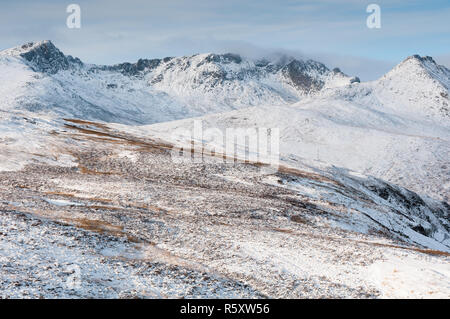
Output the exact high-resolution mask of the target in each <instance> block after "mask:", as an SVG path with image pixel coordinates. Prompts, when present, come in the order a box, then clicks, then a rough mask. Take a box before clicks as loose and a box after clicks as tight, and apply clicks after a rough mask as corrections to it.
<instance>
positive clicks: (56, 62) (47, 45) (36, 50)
mask: <svg viewBox="0 0 450 319" xmlns="http://www.w3.org/2000/svg"><path fill="white" fill-rule="evenodd" d="M1 54H6V55H11V56H20V57H22V58H24V59H25V60H26V61H28V63H29V65H30V66H31V67H32V68H33V70H35V71H37V72H45V73H49V74H56V73H57V72H58V71H60V70H67V69H69V67H70V65H82V64H83V63H82V62H81V60H80V59H78V58H73V57H72V56H70V55H68V56H66V55H64V53H62V52H61V51H60V50H59V49H58V48H57V47H56V46H55V45H54V44H53V43H52V42H51V41H50V40H44V41H37V42H29V43H26V44H23V45H21V46H18V47H15V48H12V49H8V50H5V51H2V52H1Z"/></svg>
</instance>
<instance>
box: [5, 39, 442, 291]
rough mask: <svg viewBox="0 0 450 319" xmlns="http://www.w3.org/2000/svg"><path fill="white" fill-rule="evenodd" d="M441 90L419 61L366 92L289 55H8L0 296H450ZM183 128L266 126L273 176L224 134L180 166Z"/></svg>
mask: <svg viewBox="0 0 450 319" xmlns="http://www.w3.org/2000/svg"><path fill="white" fill-rule="evenodd" d="M449 83H450V81H449V71H448V70H447V69H445V68H444V67H441V66H438V65H436V64H435V63H434V61H433V60H432V59H431V58H429V57H427V58H421V57H418V56H413V57H410V58H408V59H406V60H405V61H403V62H402V63H401V64H399V65H398V66H397V67H396V68H394V69H393V70H392V71H391V72H389V73H387V74H386V75H385V76H384V77H382V78H381V79H379V80H377V81H373V82H369V83H359V81H358V80H357V78H350V77H348V76H346V75H344V74H342V73H341V72H340V71H338V70H333V71H331V70H329V69H327V68H326V67H325V66H324V65H323V64H321V63H318V62H314V61H298V60H295V59H290V58H286V57H280V58H278V59H273V60H270V61H265V60H261V61H251V60H246V59H245V58H242V57H240V56H237V55H233V54H227V55H214V54H205V55H195V56H191V57H181V58H166V59H160V60H159V59H155V60H139V61H138V62H137V63H135V64H130V63H125V64H121V65H116V66H97V65H86V64H84V63H83V62H82V61H80V60H78V59H76V58H73V57H70V56H66V55H64V54H62V53H61V52H60V51H59V50H58V49H57V48H56V47H54V46H53V44H52V43H51V42H48V41H43V42H39V43H33V44H27V45H24V46H21V47H17V48H13V49H10V50H6V51H2V52H1V53H0V96H1V98H2V99H1V100H0V185H1V187H0V251H1V253H0V293H1V295H0V297H74V298H79V297H113V298H115V297H119V298H129V297H143V298H155V297H156V298H166V297H169V298H173V297H237V298H248V297H257V298H264V297H284V298H315V297H356V298H380V297H381V298H383V297H386V298H392V297H420V298H427V297H439V298H450V290H449V287H450V273H449V269H450V255H449V254H450V218H449V213H450V206H449V205H448V202H449V182H450V181H449V166H450V163H449V160H448V159H449V156H448V154H449V139H450V136H449V113H448V90H449V87H450V85H449ZM213 113H214V114H213ZM192 116H199V117H198V118H197V119H196V120H197V123H198V122H199V121H200V122H201V124H202V125H203V128H204V129H206V128H216V129H219V130H221V131H225V130H226V129H227V128H230V127H237V128H249V127H256V128H272V129H276V128H278V129H279V130H280V154H281V156H280V159H281V161H280V165H279V167H278V168H277V170H274V171H273V170H272V171H271V170H265V169H264V168H265V166H267V165H265V164H264V163H260V162H252V161H247V162H245V161H242V158H241V156H242V155H243V154H244V153H245V145H242V144H239V143H238V144H237V154H236V162H235V163H224V162H223V158H222V157H221V156H220V155H219V154H221V152H220V150H221V149H222V148H223V147H224V144H226V143H228V142H229V141H227V139H226V136H225V139H222V140H220V139H218V140H210V139H206V138H205V139H203V136H202V137H200V140H202V141H201V142H202V143H204V145H203V146H204V147H205V149H215V150H216V151H218V152H217V153H213V154H209V155H208V156H207V157H208V160H207V161H201V162H198V163H195V162H189V161H188V162H184V163H177V162H176V161H174V158H173V149H174V146H183V147H187V146H189V147H190V146H191V143H194V145H197V144H198V142H199V140H198V139H195V138H194V139H193V140H192V139H190V138H186V137H185V136H180V135H179V134H178V132H181V131H180V130H186V129H188V130H189V131H191V128H192V126H193V123H194V119H192V118H191V119H189V117H192ZM177 119H178V121H172V122H167V123H158V124H152V123H156V122H165V121H170V120H177ZM113 122H115V124H113ZM136 124H146V125H136ZM149 124H152V125H149ZM233 142H234V141H233ZM198 151H199V150H198V149H196V150H195V152H194V153H197V152H198ZM266 164H267V163H266Z"/></svg>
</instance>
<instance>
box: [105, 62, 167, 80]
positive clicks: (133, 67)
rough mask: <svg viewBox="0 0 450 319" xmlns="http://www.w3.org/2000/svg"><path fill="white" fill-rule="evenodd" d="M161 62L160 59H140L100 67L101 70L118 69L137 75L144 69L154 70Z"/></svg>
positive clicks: (124, 73)
mask: <svg viewBox="0 0 450 319" xmlns="http://www.w3.org/2000/svg"><path fill="white" fill-rule="evenodd" d="M160 64H161V60H160V59H151V60H148V59H139V60H138V61H137V62H136V63H128V62H125V63H121V64H116V65H113V66H103V67H100V69H101V70H107V71H117V72H120V73H122V74H123V75H130V76H136V75H138V74H139V73H140V72H143V71H144V70H153V69H155V68H156V67H158V66H159V65H160Z"/></svg>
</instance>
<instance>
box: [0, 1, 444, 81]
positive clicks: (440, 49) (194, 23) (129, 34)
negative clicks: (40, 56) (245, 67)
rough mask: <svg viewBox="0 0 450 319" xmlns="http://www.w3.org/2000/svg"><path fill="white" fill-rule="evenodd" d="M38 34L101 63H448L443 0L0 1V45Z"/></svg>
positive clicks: (361, 69) (361, 68) (376, 71)
mask: <svg viewBox="0 0 450 319" xmlns="http://www.w3.org/2000/svg"><path fill="white" fill-rule="evenodd" d="M70 3H77V4H79V5H80V6H81V23H82V28H81V29H69V28H67V26H66V18H67V16H68V14H67V13H66V7H67V5H69V4H70ZM370 3H376V4H378V5H379V6H380V7H381V29H369V28H367V26H366V18H367V16H368V15H369V13H367V12H366V7H367V5H368V4H370ZM43 39H50V40H52V41H53V42H54V43H55V44H56V45H57V46H58V47H59V48H60V49H61V50H63V51H64V52H65V53H67V54H72V55H75V56H78V57H80V58H81V59H82V60H83V61H85V62H91V63H102V64H111V63H118V62H123V61H136V60H137V59H138V58H141V57H147V58H151V57H164V56H178V55H188V54H194V53H201V52H218V53H222V52H236V53H241V54H244V55H249V56H252V57H258V56H262V55H265V54H269V53H271V52H273V51H286V52H288V53H290V54H293V55H298V56H307V57H312V58H315V59H317V60H319V61H322V62H325V63H326V64H327V65H328V66H329V67H336V66H337V67H340V68H341V69H342V70H343V71H345V72H347V73H349V74H351V75H359V76H360V77H361V78H362V79H364V80H369V79H374V78H377V77H378V76H380V75H382V74H383V73H384V72H386V71H387V70H388V69H389V68H391V67H392V66H393V65H395V64H396V63H398V62H400V61H401V60H403V59H404V58H405V57H407V56H409V55H412V54H416V53H417V54H421V55H431V56H433V57H435V58H436V59H437V60H438V62H440V63H442V64H445V65H447V66H450V1H448V0H445V1H444V0H434V1H423V0H409V1H400V0H390V1H374V0H372V1H361V0H341V1H333V0H317V1H293V0H272V1H268V0H247V1H244V0H226V1H223V0H221V1H216V0H198V1H188V0H165V1H144V0H127V1H115V0H89V1H85V0H83V1H81V0H72V1H67V2H66V1H50V0H46V1H23V0H15V1H10V2H7V3H5V2H4V1H1V2H0V49H4V48H8V47H12V46H16V45H19V44H22V43H24V42H28V41H33V40H43Z"/></svg>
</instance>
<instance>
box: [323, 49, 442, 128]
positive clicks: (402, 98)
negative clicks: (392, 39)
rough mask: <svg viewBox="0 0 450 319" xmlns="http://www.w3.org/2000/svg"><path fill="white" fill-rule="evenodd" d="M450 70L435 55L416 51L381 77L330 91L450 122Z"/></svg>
mask: <svg viewBox="0 0 450 319" xmlns="http://www.w3.org/2000/svg"><path fill="white" fill-rule="evenodd" d="M449 90H450V70H449V69H447V68H446V67H445V66H442V65H438V64H437V63H436V62H435V61H434V60H433V58H432V57H429V56H426V57H420V56H418V55H413V56H410V57H408V58H406V59H405V60H404V61H403V62H401V63H400V64H398V65H397V66H396V67H394V68H393V69H392V70H391V71H389V72H388V73H386V74H385V75H384V76H382V77H381V78H380V79H378V80H376V81H372V82H366V83H361V84H360V85H358V86H352V87H348V86H347V87H342V88H339V89H336V90H330V91H328V92H327V94H326V95H329V96H332V97H334V98H343V99H347V100H350V101H353V102H356V103H360V104H364V105H369V106H371V107H374V108H376V109H383V108H385V109H386V110H387V111H388V112H391V113H392V112H396V113H401V114H403V115H407V116H410V117H411V116H415V117H417V118H430V119H434V120H438V121H443V122H446V123H448V122H449V118H450V100H449Z"/></svg>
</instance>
